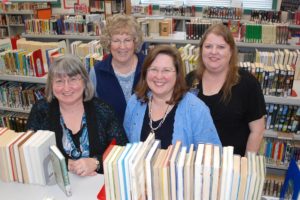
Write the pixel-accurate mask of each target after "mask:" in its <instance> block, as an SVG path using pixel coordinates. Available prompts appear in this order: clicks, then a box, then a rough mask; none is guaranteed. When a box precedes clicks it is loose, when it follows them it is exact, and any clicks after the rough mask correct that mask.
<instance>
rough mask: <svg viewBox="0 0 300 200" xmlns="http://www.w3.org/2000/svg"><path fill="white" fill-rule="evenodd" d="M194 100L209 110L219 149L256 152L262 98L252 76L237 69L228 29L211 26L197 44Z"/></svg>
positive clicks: (261, 124)
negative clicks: (197, 66) (196, 80)
mask: <svg viewBox="0 0 300 200" xmlns="http://www.w3.org/2000/svg"><path fill="white" fill-rule="evenodd" d="M200 55H201V56H200V59H199V68H198V70H197V77H198V80H199V84H198V86H197V88H198V97H199V98H200V99H201V100H203V101H204V102H205V103H206V104H207V106H208V107H209V108H210V111H211V115H212V117H213V120H214V123H215V126H216V128H217V131H218V134H219V137H220V140H221V142H222V145H223V146H234V153H236V154H240V155H242V156H243V155H244V154H245V153H246V152H247V151H251V152H257V151H258V150H259V147H260V143H261V141H262V138H263V132H264V127H265V119H264V116H265V114H266V109H265V101H264V96H263V94H262V91H261V88H260V85H259V83H258V81H257V80H256V79H255V77H254V76H252V75H251V74H249V73H248V72H245V71H242V70H239V68H238V66H237V60H238V58H237V48H236V45H235V42H234V39H233V37H232V35H231V33H230V31H229V29H228V28H227V27H226V26H224V25H223V24H216V25H213V26H211V27H210V28H209V29H208V30H207V31H206V32H205V33H204V35H203V37H202V40H201V42H200Z"/></svg>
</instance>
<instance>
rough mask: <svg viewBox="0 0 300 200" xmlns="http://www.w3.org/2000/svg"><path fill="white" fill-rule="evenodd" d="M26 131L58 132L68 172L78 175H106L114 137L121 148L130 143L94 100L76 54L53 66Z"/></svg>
mask: <svg viewBox="0 0 300 200" xmlns="http://www.w3.org/2000/svg"><path fill="white" fill-rule="evenodd" d="M26 128H27V129H32V130H34V131H37V130H50V131H53V132H55V136H56V145H57V147H58V148H59V149H60V151H61V152H62V153H63V154H64V156H65V157H66V161H67V164H68V169H69V171H70V172H72V173H75V174H77V175H79V176H89V175H94V174H96V172H98V173H103V166H102V154H103V152H104V150H105V149H106V148H107V146H108V145H109V144H110V142H111V141H112V140H113V139H114V138H115V139H116V142H117V144H120V145H125V144H126V143H127V142H128V140H127V137H126V135H125V132H124V130H123V127H122V125H121V124H120V123H119V121H118V120H117V118H116V116H115V113H114V111H113V110H112V108H111V107H110V106H108V105H107V104H106V103H104V102H103V101H101V100H100V99H98V98H95V97H94V89H93V86H92V84H91V81H90V79H89V76H88V73H87V71H86V70H85V68H84V66H83V64H82V62H81V61H80V59H79V58H77V57H75V56H73V55H64V56H60V57H58V58H57V59H55V60H54V62H53V63H52V64H51V66H50V68H49V73H48V78H47V85H46V98H45V99H41V100H39V101H37V102H36V104H35V105H34V106H33V107H32V109H31V112H30V115H29V118H28V122H27V126H26Z"/></svg>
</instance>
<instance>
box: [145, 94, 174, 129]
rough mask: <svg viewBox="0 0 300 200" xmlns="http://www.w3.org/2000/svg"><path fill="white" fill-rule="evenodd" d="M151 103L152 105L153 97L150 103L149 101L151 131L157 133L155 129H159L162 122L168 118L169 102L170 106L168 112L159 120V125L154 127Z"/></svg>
mask: <svg viewBox="0 0 300 200" xmlns="http://www.w3.org/2000/svg"><path fill="white" fill-rule="evenodd" d="M151 105H152V97H151V99H150V103H149V113H148V114H149V126H150V129H151V132H152V133H154V134H155V132H154V131H156V130H157V129H159V128H160V127H161V126H162V124H163V123H164V121H165V119H166V118H167V115H168V109H169V106H170V105H169V104H168V107H167V109H166V112H165V114H164V117H163V118H162V120H161V121H160V122H159V124H158V126H157V127H153V121H152V117H151V113H152V108H151Z"/></svg>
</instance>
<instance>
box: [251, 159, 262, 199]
mask: <svg viewBox="0 0 300 200" xmlns="http://www.w3.org/2000/svg"><path fill="white" fill-rule="evenodd" d="M254 156H255V157H254V159H255V163H256V165H255V171H256V183H255V185H254V190H253V195H252V199H255V198H256V197H257V195H258V192H259V187H260V166H259V165H260V163H259V156H256V155H254Z"/></svg>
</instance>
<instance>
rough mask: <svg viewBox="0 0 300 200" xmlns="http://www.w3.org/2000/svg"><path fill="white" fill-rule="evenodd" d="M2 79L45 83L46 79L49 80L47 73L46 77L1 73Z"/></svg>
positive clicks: (0, 77) (0, 78)
mask: <svg viewBox="0 0 300 200" xmlns="http://www.w3.org/2000/svg"><path fill="white" fill-rule="evenodd" d="M0 80H3V81H17V82H26V83H41V84H45V83H46V81H47V75H46V76H44V77H34V76H20V75H7V74H1V76H0Z"/></svg>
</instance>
